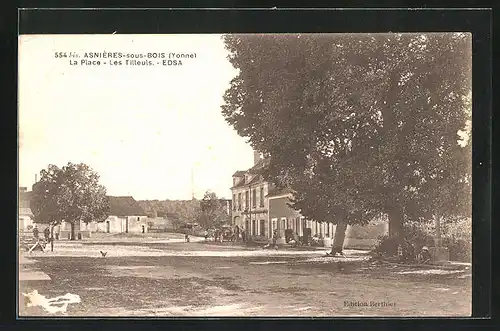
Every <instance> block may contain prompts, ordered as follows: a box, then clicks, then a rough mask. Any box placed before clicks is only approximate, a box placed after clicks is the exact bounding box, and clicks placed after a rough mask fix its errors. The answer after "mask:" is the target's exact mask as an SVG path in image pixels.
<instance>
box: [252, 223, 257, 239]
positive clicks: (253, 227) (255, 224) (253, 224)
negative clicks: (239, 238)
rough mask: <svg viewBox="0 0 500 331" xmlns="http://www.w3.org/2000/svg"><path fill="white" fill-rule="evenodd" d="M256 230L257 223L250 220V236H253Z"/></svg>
mask: <svg viewBox="0 0 500 331" xmlns="http://www.w3.org/2000/svg"><path fill="white" fill-rule="evenodd" d="M256 230H257V221H256V220H252V236H255V234H256Z"/></svg>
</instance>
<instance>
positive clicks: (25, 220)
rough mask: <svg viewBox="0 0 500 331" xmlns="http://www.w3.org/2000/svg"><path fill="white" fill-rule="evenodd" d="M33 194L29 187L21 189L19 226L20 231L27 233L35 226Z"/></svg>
mask: <svg viewBox="0 0 500 331" xmlns="http://www.w3.org/2000/svg"><path fill="white" fill-rule="evenodd" d="M30 200H31V192H28V188H27V187H20V188H19V210H18V226H19V231H27V230H28V229H29V228H30V227H31V226H33V213H32V211H31V208H30Z"/></svg>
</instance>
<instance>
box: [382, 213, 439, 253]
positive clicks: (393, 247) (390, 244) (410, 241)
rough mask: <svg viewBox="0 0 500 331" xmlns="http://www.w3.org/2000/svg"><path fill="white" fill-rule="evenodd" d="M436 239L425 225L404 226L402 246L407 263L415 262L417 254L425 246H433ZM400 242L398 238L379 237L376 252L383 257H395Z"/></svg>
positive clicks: (414, 223) (409, 224)
mask: <svg viewBox="0 0 500 331" xmlns="http://www.w3.org/2000/svg"><path fill="white" fill-rule="evenodd" d="M433 242H434V237H433V236H432V233H431V232H430V231H429V227H427V226H426V225H425V224H424V225H422V224H419V223H416V222H406V223H405V224H404V241H403V244H402V245H401V246H402V249H403V258H404V259H405V260H407V261H414V260H415V258H416V254H418V252H420V250H421V249H422V247H423V246H432V245H433ZM399 245H400V241H399V240H398V239H397V238H396V237H389V236H388V235H384V236H381V237H379V242H378V244H377V246H376V247H375V248H374V250H373V251H374V252H375V253H378V254H381V255H383V256H388V257H390V256H395V255H396V254H397V250H398V246H399Z"/></svg>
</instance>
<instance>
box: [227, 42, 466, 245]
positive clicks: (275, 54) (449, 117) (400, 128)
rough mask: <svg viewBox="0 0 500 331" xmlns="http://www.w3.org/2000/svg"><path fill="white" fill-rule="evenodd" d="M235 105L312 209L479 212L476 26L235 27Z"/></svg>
mask: <svg viewBox="0 0 500 331" xmlns="http://www.w3.org/2000/svg"><path fill="white" fill-rule="evenodd" d="M223 38H224V43H225V46H226V49H227V50H228V51H229V57H228V58H229V61H230V62H231V63H232V64H233V66H234V67H235V68H237V69H239V73H238V75H237V76H236V77H235V78H234V79H233V80H232V81H231V86H230V88H229V89H228V90H227V91H226V93H225V95H224V105H223V106H222V108H223V115H224V117H225V119H226V121H227V122H228V123H229V124H230V125H232V126H233V127H234V128H235V130H236V131H237V132H238V134H239V135H240V136H242V137H246V138H248V140H249V142H250V144H251V145H252V146H253V147H254V148H255V149H256V150H258V151H260V152H262V153H265V154H268V155H270V156H271V161H270V164H269V167H268V169H267V170H268V171H267V177H268V179H271V180H272V181H274V182H276V183H277V184H278V185H287V186H290V187H291V188H293V189H294V190H295V191H296V192H297V194H296V197H295V200H294V202H293V204H292V206H293V207H294V208H296V209H299V210H300V211H301V213H302V214H303V215H304V216H306V217H309V218H311V219H316V220H320V221H322V220H324V221H331V222H337V221H339V220H342V221H346V222H348V223H350V224H357V223H363V222H366V221H367V220H369V219H370V218H371V217H373V216H374V215H377V214H380V213H384V214H386V215H388V217H389V225H390V226H389V228H390V234H391V235H393V236H397V237H401V236H402V233H401V232H402V231H403V228H402V224H403V222H404V221H406V220H418V221H422V220H426V219H429V217H430V216H431V215H434V214H436V213H439V214H445V215H447V214H450V215H455V214H460V215H469V216H470V213H471V206H470V201H471V143H470V121H471V100H470V99H471V60H472V58H471V51H472V49H471V48H472V47H471V36H470V34H464V33H426V34H414V33H412V34H335V35H323V34H321V35H318V34H315V35H309V34H294V35H226V36H224V37H223Z"/></svg>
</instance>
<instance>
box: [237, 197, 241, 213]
mask: <svg viewBox="0 0 500 331" xmlns="http://www.w3.org/2000/svg"><path fill="white" fill-rule="evenodd" d="M238 210H241V193H238Z"/></svg>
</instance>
